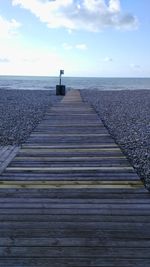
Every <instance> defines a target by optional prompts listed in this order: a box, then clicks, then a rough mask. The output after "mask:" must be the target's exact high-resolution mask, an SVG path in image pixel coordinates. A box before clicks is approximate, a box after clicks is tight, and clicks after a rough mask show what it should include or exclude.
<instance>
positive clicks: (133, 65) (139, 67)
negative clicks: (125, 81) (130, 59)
mask: <svg viewBox="0 0 150 267" xmlns="http://www.w3.org/2000/svg"><path fill="white" fill-rule="evenodd" d="M130 67H131V68H132V69H133V70H140V69H141V66H140V65H138V64H134V63H132V64H131V65H130Z"/></svg>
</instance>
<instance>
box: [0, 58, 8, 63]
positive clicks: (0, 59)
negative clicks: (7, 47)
mask: <svg viewBox="0 0 150 267" xmlns="http://www.w3.org/2000/svg"><path fill="white" fill-rule="evenodd" d="M8 62H9V59H8V58H4V57H1V58H0V63H8Z"/></svg>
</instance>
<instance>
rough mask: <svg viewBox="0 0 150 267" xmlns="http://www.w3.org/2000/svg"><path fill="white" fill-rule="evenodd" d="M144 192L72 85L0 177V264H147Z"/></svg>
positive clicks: (148, 212)
mask: <svg viewBox="0 0 150 267" xmlns="http://www.w3.org/2000/svg"><path fill="white" fill-rule="evenodd" d="M149 266H150V195H149V193H148V191H147V190H146V189H145V188H144V186H143V184H142V182H141V181H140V179H139V177H138V175H137V174H136V173H135V171H134V169H133V168H132V166H131V165H130V164H129V162H128V160H127V159H126V157H125V156H124V155H123V153H122V152H121V150H120V148H119V147H118V146H117V144H116V143H115V141H114V140H113V139H112V137H111V136H110V134H109V133H108V131H107V129H106V128H105V127H104V125H103V123H102V122H101V121H100V119H99V117H98V115H97V114H96V112H95V111H94V109H93V108H92V107H91V106H90V105H89V104H88V103H85V102H83V101H82V99H81V97H80V92H79V91H78V90H72V91H69V92H68V93H67V95H66V96H65V97H64V98H63V100H62V101H61V102H60V103H57V104H56V105H55V106H53V107H51V108H49V110H47V113H46V115H45V117H44V119H43V120H42V122H41V123H40V124H39V125H38V127H37V128H36V129H35V130H34V131H33V132H32V134H31V135H30V137H29V139H28V140H27V141H26V143H24V144H23V145H22V147H21V149H20V150H19V152H18V153H17V155H16V156H15V157H14V159H13V160H12V161H11V163H10V164H9V165H8V167H7V168H6V169H5V171H4V172H3V173H2V175H1V176H0V267H149Z"/></svg>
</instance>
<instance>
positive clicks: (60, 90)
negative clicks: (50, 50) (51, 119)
mask: <svg viewBox="0 0 150 267" xmlns="http://www.w3.org/2000/svg"><path fill="white" fill-rule="evenodd" d="M62 74H64V70H60V74H59V85H56V95H65V93H66V87H65V85H62V84H61V75H62Z"/></svg>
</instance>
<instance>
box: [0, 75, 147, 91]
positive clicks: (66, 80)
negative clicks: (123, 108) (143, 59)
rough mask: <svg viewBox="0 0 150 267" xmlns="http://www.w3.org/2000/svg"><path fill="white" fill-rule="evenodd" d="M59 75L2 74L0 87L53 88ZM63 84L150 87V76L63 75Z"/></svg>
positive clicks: (124, 88)
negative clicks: (103, 76) (100, 76)
mask: <svg viewBox="0 0 150 267" xmlns="http://www.w3.org/2000/svg"><path fill="white" fill-rule="evenodd" d="M58 83H59V79H58V77H28V76H0V88H3V89H29V90H35V89H40V90H51V89H55V86H56V84H58ZM62 84H65V85H66V87H67V88H72V89H99V90H135V89H150V78H94V77H93V78H87V77H86V78H80V77H76V78H75V77H63V78H62Z"/></svg>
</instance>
